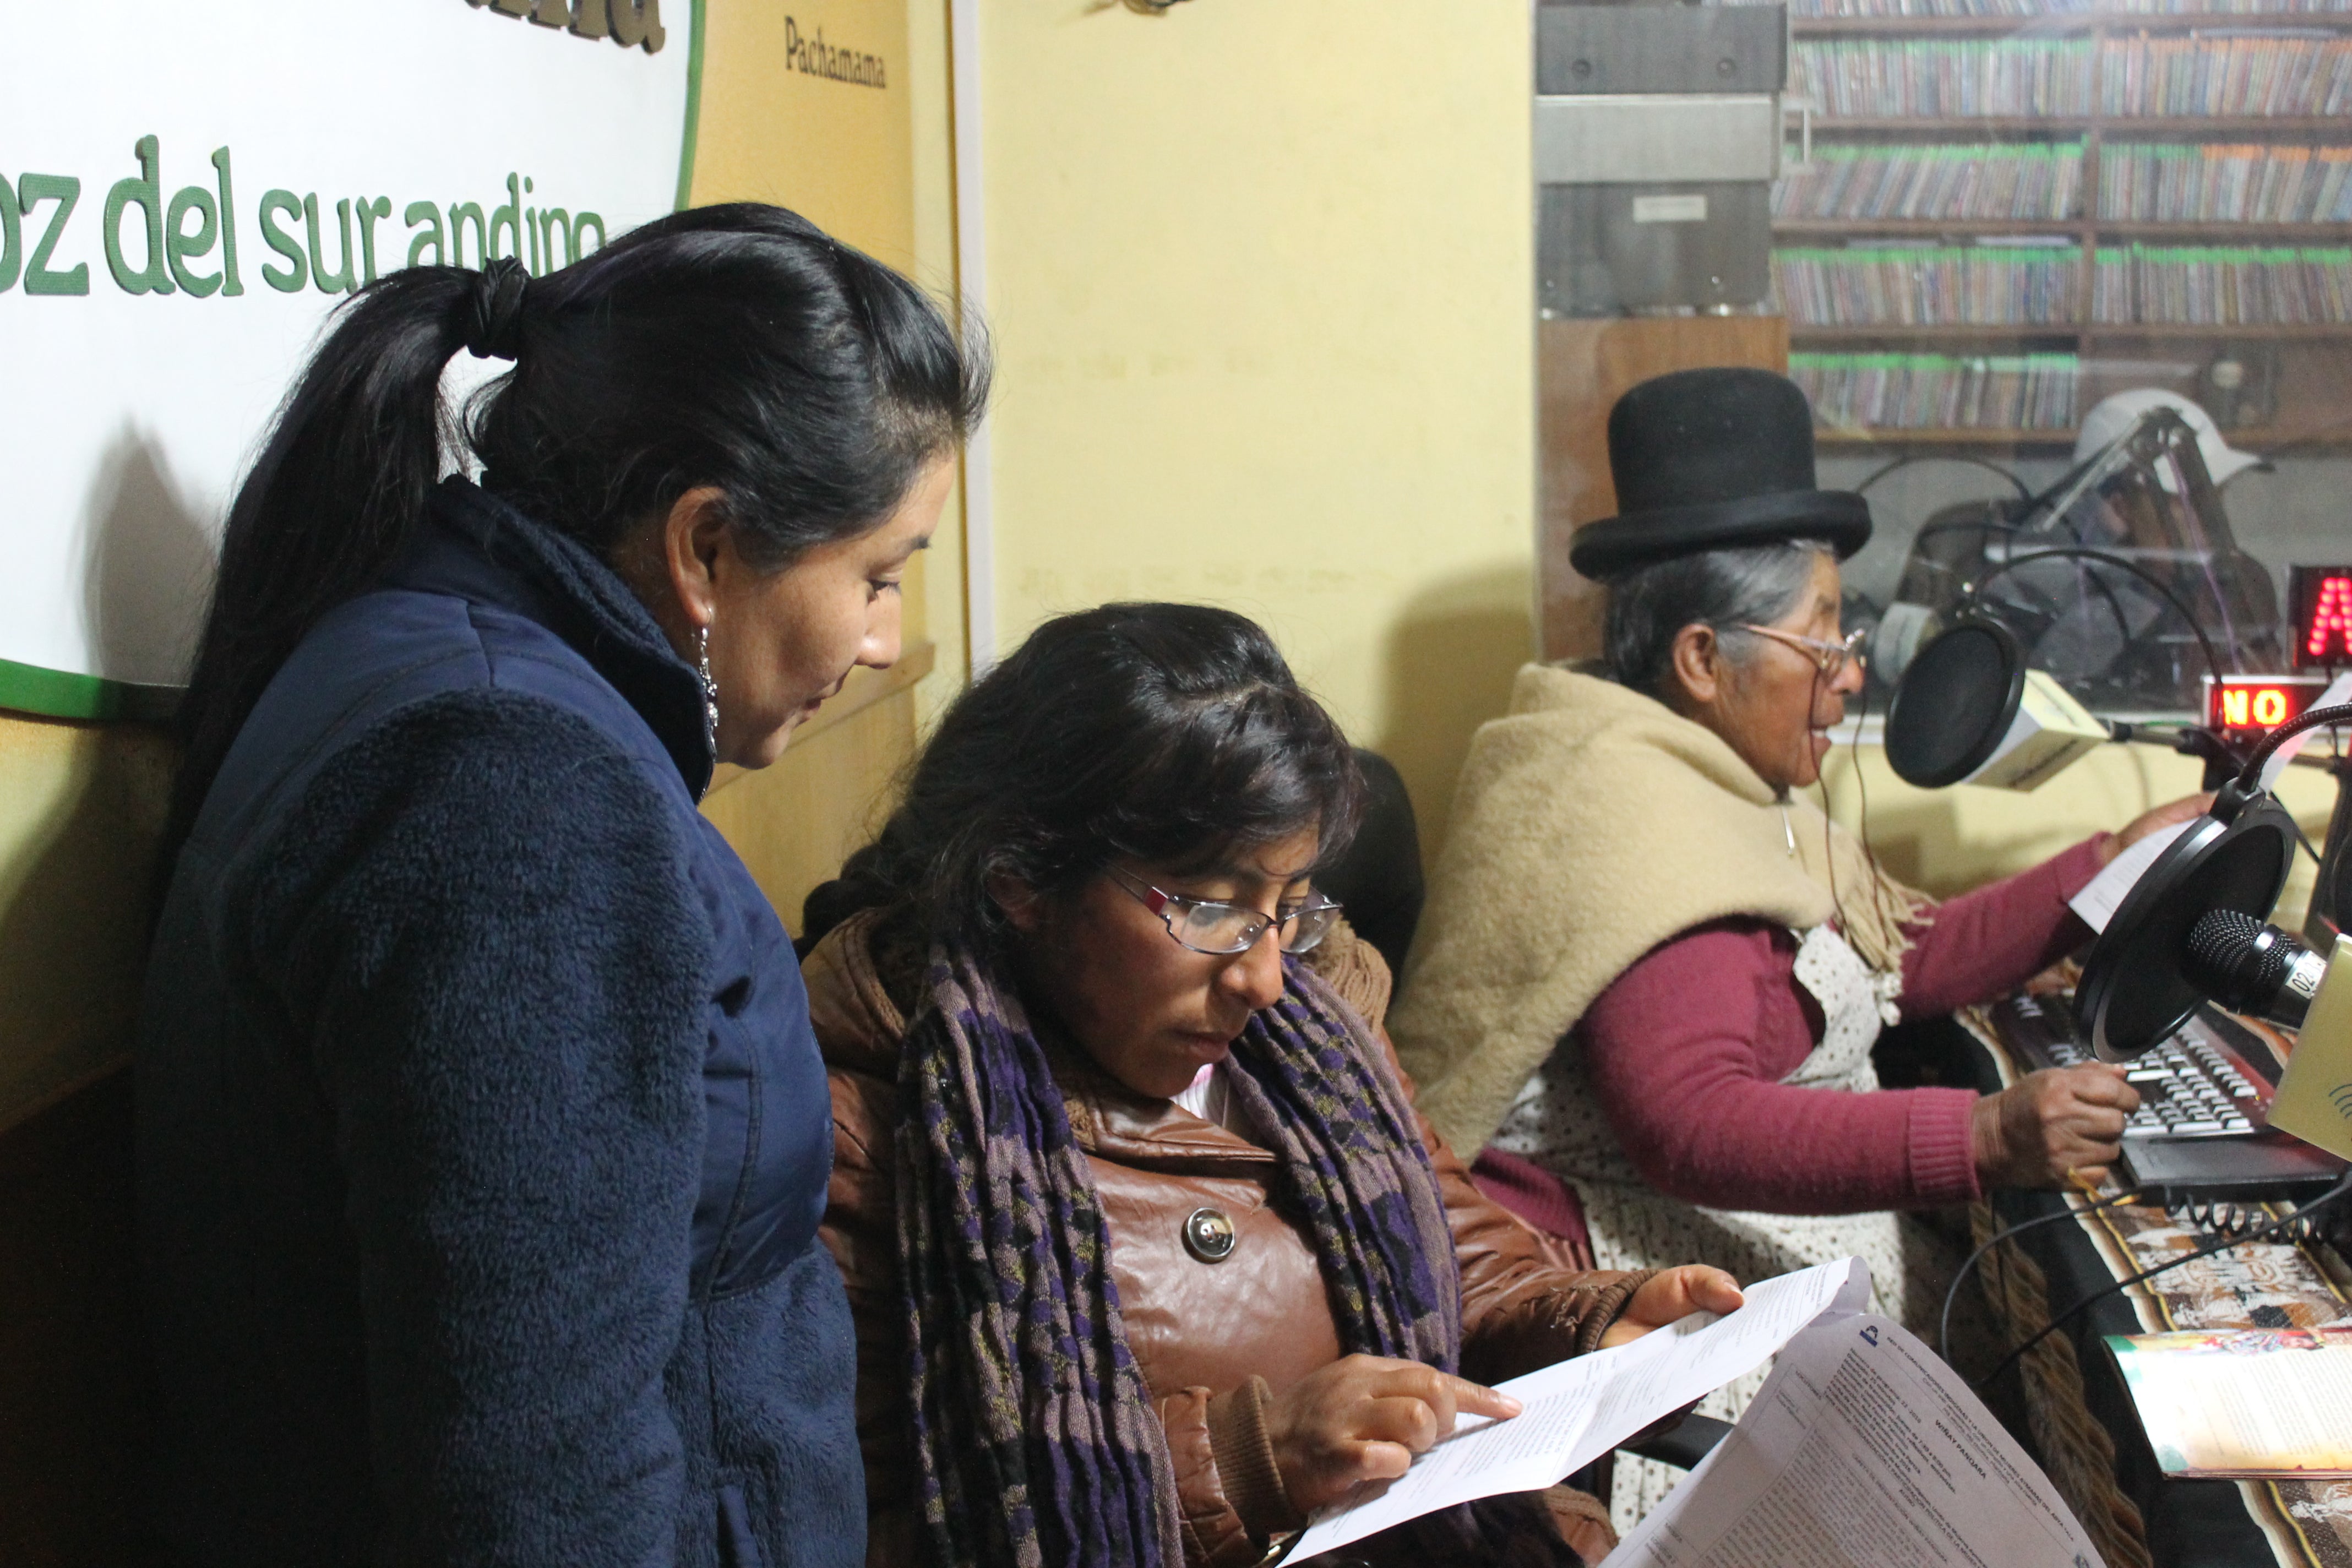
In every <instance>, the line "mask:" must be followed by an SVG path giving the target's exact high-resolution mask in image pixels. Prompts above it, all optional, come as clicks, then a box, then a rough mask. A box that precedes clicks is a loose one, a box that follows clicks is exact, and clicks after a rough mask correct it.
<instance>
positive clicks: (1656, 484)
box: [1568, 368, 1870, 577]
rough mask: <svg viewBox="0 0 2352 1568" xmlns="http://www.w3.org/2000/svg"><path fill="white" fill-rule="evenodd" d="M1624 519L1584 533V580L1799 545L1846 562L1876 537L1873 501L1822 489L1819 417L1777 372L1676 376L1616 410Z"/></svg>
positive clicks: (1580, 548) (1577, 553)
mask: <svg viewBox="0 0 2352 1568" xmlns="http://www.w3.org/2000/svg"><path fill="white" fill-rule="evenodd" d="M1609 474H1610V477H1611V478H1612V479H1614V480H1615V481H1616V483H1617V504H1618V507H1619V509H1620V510H1619V511H1618V514H1617V515H1616V516H1615V517H1612V518H1606V519H1603V520H1602V521H1599V522H1594V523H1588V524H1586V525H1585V526H1584V527H1582V528H1580V529H1579V530H1577V533H1576V542H1575V543H1574V544H1572V545H1571V546H1570V548H1569V552H1568V559H1569V561H1570V564H1572V565H1574V566H1575V568H1576V569H1577V570H1578V571H1579V572H1581V573H1583V574H1585V575H1586V576H1587V577H1614V576H1618V575H1620V574H1623V573H1626V572H1630V571H1632V570H1633V568H1635V567H1637V566H1647V565H1649V564H1650V563H1653V562H1657V561H1668V560H1672V559H1673V558H1675V556H1678V555H1696V554H1699V553H1701V552H1705V551H1709V550H1736V549H1738V548H1739V547H1741V546H1743V545H1749V544H1769V543H1772V542H1776V541H1780V540H1790V539H1818V540H1822V541H1823V542H1826V543H1827V544H1829V545H1830V546H1832V548H1833V549H1835V550H1836V551H1837V552H1838V558H1839V559H1840V560H1843V559H1844V558H1845V557H1847V556H1849V555H1852V554H1853V552H1855V551H1857V550H1859V549H1861V548H1862V547H1863V546H1864V544H1865V543H1867V542H1869V540H1870V503H1869V502H1867V501H1865V500H1863V499H1862V498H1861V497H1860V496H1858V495H1855V494H1853V493H1852V492H1851V491H1847V490H1824V489H1815V488H1814V483H1815V481H1814V477H1813V411H1812V409H1811V407H1810V406H1809V405H1807V404H1806V402H1805V395H1804V394H1803V393H1802V392H1801V391H1799V390H1798V389H1797V384H1796V383H1795V382H1793V381H1790V379H1789V378H1788V377H1787V376H1785V375H1775V374H1773V373H1772V372H1770V371H1769V370H1748V369H1733V368H1724V369H1717V370H1678V371H1675V373H1674V374H1671V375H1661V376H1658V377H1655V378H1654V379H1653V380H1649V381H1645V382H1643V383H1642V384H1641V385H1639V386H1637V387H1635V388H1633V391H1631V392H1629V393H1627V394H1626V395H1624V396H1622V397H1621V398H1619V399H1618V400H1617V406H1616V407H1614V408H1612V409H1611V410H1610V411H1609Z"/></svg>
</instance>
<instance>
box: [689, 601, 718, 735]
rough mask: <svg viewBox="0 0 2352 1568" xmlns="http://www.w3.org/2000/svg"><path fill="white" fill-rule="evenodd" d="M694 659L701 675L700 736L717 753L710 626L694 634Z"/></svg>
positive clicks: (716, 690)
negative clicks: (711, 672)
mask: <svg viewBox="0 0 2352 1568" xmlns="http://www.w3.org/2000/svg"><path fill="white" fill-rule="evenodd" d="M694 659H695V664H696V666H697V667H698V670H699V672H700V674H701V676H702V738H703V740H704V741H706V742H709V746H710V752H711V755H713V756H717V755H718V754H719V682H718V681H716V680H714V679H711V676H710V628H709V626H704V627H703V628H702V629H701V630H700V631H698V632H697V633H695V635H694Z"/></svg>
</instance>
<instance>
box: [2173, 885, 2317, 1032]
mask: <svg viewBox="0 0 2352 1568" xmlns="http://www.w3.org/2000/svg"><path fill="white" fill-rule="evenodd" d="M2180 973H2181V977H2182V978H2183V979H2185V980H2187V981H2188V982H2189V984H2191V985H2192V986H2195V987H2196V988H2197V989H2198V990H2200V991H2202V992H2203V993H2204V994H2206V996H2207V997H2208V998H2210V1000H2212V1001H2214V1002H2217V1003H2219V1004H2220V1005H2222V1006H2224V1007H2227V1008H2228V1009H2229V1010H2230V1011H2231V1012H2232V1013H2243V1014H2246V1015H2248V1016H2252V1017H2256V1018H2262V1019H2265V1020H2267V1021H2268V1022H2270V1023H2273V1024H2276V1025H2279V1026H2281V1027H2283V1028H2289V1029H2300V1028H2302V1027H2303V1023H2304V1019H2305V1017H2306V1016H2309V1014H2310V1012H2311V1003H2312V999H2313V998H2314V997H2315V996H2317V995H2318V994H2319V983H2320V982H2321V981H2322V980H2324V979H2326V977H2327V960H2326V958H2325V957H2323V956H2322V955H2320V954H2319V953H2316V952H2313V951H2312V950H2311V949H2309V948H2308V947H2305V945H2304V944H2303V943H2302V942H2297V941H2296V940H2295V939H2294V937H2291V936H2289V935H2288V934H2287V933H2286V932H2284V931H2281V930H2279V928H2278V927H2276V926H2274V925H2265V924H2264V923H2263V922H2262V921H2258V920H2256V919H2255V918H2254V917H2253V916H2252V915H2250V914H2244V913H2242V912H2241V911H2239V910H2207V911H2206V912H2205V913H2204V914H2203V915H2201V916H2200V917H2199V918H2198V921H2197V923H2196V924H2195V925H2193V926H2191V927H2189V944H2188V949H2187V951H2186V952H2184V953H2183V955H2182V959H2181V965H2180Z"/></svg>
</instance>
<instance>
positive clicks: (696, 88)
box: [677, 0, 704, 212]
mask: <svg viewBox="0 0 2352 1568" xmlns="http://www.w3.org/2000/svg"><path fill="white" fill-rule="evenodd" d="M703 4H704V0H694V3H693V10H692V11H691V12H690V13H689V20H688V24H687V32H688V35H689V37H688V42H687V46H686V135H685V137H684V139H683V140H682V141H681V142H680V143H679V146H678V153H677V210H678V211H680V212H684V211H685V210H686V209H687V207H688V205H691V204H692V203H693V201H694V143H695V138H696V135H697V134H698V132H699V131H700V130H701V127H702V8H703Z"/></svg>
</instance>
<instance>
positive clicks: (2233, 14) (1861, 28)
mask: <svg viewBox="0 0 2352 1568" xmlns="http://www.w3.org/2000/svg"><path fill="white" fill-rule="evenodd" d="M2248 27H2254V28H2263V29H2270V28H2279V27H2297V28H2304V29H2308V30H2312V31H2318V32H2332V33H2341V32H2347V31H2352V11H2319V12H2308V11H2188V12H2168V13H2163V14H2158V13H2153V12H2146V11H2073V12H2042V13H2039V14H2037V15H2034V16H1791V17H1790V18H1789V31H1790V35H1791V36H1793V37H1800V38H1823V37H1847V38H1962V37H1969V38H1981V37H1996V38H2001V37H2034V38H2043V37H2062V36H2065V35H2070V34H2078V33H2126V34H2128V33H2189V32H2199V31H2206V30H2221V29H2228V30H2233V31H2234V30H2237V29H2241V28H2248Z"/></svg>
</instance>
